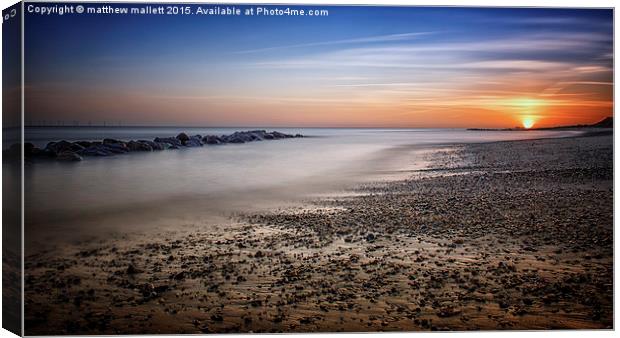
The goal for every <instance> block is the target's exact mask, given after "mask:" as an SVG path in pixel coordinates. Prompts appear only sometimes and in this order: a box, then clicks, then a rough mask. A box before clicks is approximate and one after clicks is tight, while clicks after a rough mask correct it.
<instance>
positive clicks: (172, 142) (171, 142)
mask: <svg viewBox="0 0 620 338" xmlns="http://www.w3.org/2000/svg"><path fill="white" fill-rule="evenodd" d="M153 142H156V143H164V144H168V148H171V149H177V148H178V147H180V146H182V145H183V144H181V141H179V140H178V139H177V138H176V137H164V138H161V137H157V138H155V139H154V140H153ZM175 147H176V148H175Z"/></svg>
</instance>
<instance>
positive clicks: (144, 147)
mask: <svg viewBox="0 0 620 338" xmlns="http://www.w3.org/2000/svg"><path fill="white" fill-rule="evenodd" d="M127 148H128V149H129V150H130V151H153V147H151V145H150V144H148V143H145V142H141V141H129V143H127Z"/></svg>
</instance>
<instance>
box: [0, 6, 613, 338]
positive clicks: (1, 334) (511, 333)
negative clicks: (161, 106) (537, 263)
mask: <svg viewBox="0 0 620 338" xmlns="http://www.w3.org/2000/svg"><path fill="white" fill-rule="evenodd" d="M28 2H54V1H39V0H36V1H32V0H31V1H28ZM63 2H101V3H106V2H108V3H109V2H134V3H150V2H151V3H152V2H153V1H146V0H134V1H123V0H108V1H75V0H74V1H63ZM156 2H161V3H173V2H176V3H197V1H191V0H190V1H188V0H180V1H169V2H167V1H156ZM14 3H16V1H13V0H0V5H1V7H2V8H6V7H9V6H11V5H13V4H14ZM200 3H214V4H215V3H219V4H221V3H228V4H300V5H302V4H304V5H305V4H312V5H369V6H464V7H483V6H484V7H564V8H615V2H614V1H612V0H587V1H583V0H581V1H580V0H519V1H518V2H517V1H507V0H500V1H493V0H413V1H407V0H383V1H382V0H374V1H372V0H337V1H334V0H308V1H304V2H301V1H298V0H297V1H295V0H267V1H256V0H226V1H201V2H200ZM614 12H615V11H614ZM23 27H24V19H23V8H22V65H23V56H24V53H23V52H24V50H23V49H24V44H23V39H24V34H23ZM617 33H618V27H617V26H616V25H615V13H614V36H616V35H617ZM1 35H2V27H1V25H0V36H1ZM0 64H2V56H1V53H0ZM615 72H616V62H615V40H614V80H615ZM1 75H2V71H1V70H0V76H1ZM23 83H24V69H23V67H22V98H21V99H22V144H23V124H24V114H23V109H24V88H23ZM614 83H615V82H614ZM617 93H618V87H617V86H614V103H615V97H617ZM1 102H2V98H1V95H0V107H1ZM0 110H1V108H0ZM614 116H616V105H615V104H614ZM614 125H615V127H616V128H617V127H618V123H617V119H615V123H614ZM1 127H2V122H1V121H0V128H1ZM618 142H619V141H618V140H617V139H614V149H615V148H616V146H617V145H618ZM22 156H23V155H22ZM1 159H2V154H1V153H0V160H1ZM618 162H619V161H618V158H617V157H616V156H615V151H614V177H618V173H620V170H619V167H618ZM22 163H23V161H22ZM23 179H24V175H23V165H22V204H23V193H24V190H23V189H24V186H23ZM614 183H615V181H614ZM1 196H2V193H1V191H0V198H1ZM614 210H618V200H617V199H616V191H615V184H614ZM22 220H23V208H22ZM615 220H616V219H615V217H614V243H618V234H617V232H616V231H615V229H616V222H615ZM1 223H2V214H1V213H0V224H1ZM1 237H2V234H1V232H0V240H1ZM23 239H24V229H23V226H22V252H23V249H24V248H23V246H24V241H23ZM614 253H615V245H614ZM23 264H24V262H23V255H22V297H23V287H24V281H23V278H24V274H23V268H24V265H23ZM617 273H618V270H617V269H616V262H614V327H617V325H618V320H617V317H618V316H617V312H618V306H617V305H618V303H617V298H616V297H615V295H616V294H617V291H618V285H617V283H616V281H618V279H617V278H616V277H617V275H616V274H617ZM0 276H1V273H0ZM1 305H2V300H1V298H0V308H1ZM23 307H24V302H23V299H22V313H23ZM0 323H1V318H0ZM22 328H23V316H22ZM22 332H23V331H22ZM22 334H23V333H22ZM584 334H585V335H587V336H592V337H601V336H605V337H609V336H612V335H615V332H614V331H480V332H466V333H462V332H460V333H455V332H449V333H442V336H443V335H448V336H453V335H465V336H469V337H471V336H473V335H482V336H487V337H493V336H496V335H501V336H503V337H525V336H526V335H527V336H528V337H532V336H533V337H543V336H547V335H554V336H561V337H581V336H582V335H584ZM342 335H346V336H347V337H380V336H384V335H389V336H391V337H413V336H415V337H429V336H431V335H435V336H436V335H437V333H426V332H403V333H344V334H321V336H323V337H342ZM178 336H179V335H141V337H157V338H161V337H178ZM209 336H216V337H244V336H250V335H240V334H226V335H223V334H218V335H209ZM281 336H282V335H281ZM283 336H293V335H292V334H284V335H283ZM294 336H298V337H311V336H314V334H310V333H309V334H294ZM0 337H15V335H13V334H12V333H10V332H9V331H6V330H4V329H0ZM71 337H79V336H71Z"/></svg>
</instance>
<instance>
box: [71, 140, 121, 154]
mask: <svg viewBox="0 0 620 338" xmlns="http://www.w3.org/2000/svg"><path fill="white" fill-rule="evenodd" d="M78 154H80V155H82V156H111V155H114V153H113V152H111V151H110V150H109V149H107V148H106V147H105V146H103V145H101V144H96V143H93V144H92V145H91V146H90V147H88V148H86V149H84V150H81V151H79V152H78Z"/></svg>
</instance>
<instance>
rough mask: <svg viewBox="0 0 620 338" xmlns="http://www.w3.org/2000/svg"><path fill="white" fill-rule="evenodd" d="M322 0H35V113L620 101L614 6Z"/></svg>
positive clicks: (365, 111)
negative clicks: (249, 12) (177, 2)
mask: <svg viewBox="0 0 620 338" xmlns="http://www.w3.org/2000/svg"><path fill="white" fill-rule="evenodd" d="M117 6H122V5H117ZM134 6H138V5H134ZM237 7H241V8H242V9H244V8H246V7H244V6H237ZM253 7H256V6H253ZM277 7H280V8H282V7H284V6H277ZM299 8H306V9H307V8H308V7H299ZM312 8H316V9H328V10H329V16H327V17H281V16H280V17H256V16H253V17H230V16H227V17H212V16H166V15H163V16H158V15H151V16H135V15H134V16H132V15H64V16H36V15H32V14H26V37H25V41H26V45H25V51H26V54H25V60H26V105H25V110H26V118H25V119H26V121H31V123H37V121H42V120H45V121H48V122H49V121H59V120H60V121H65V122H69V121H79V122H80V123H87V122H88V121H91V122H93V123H101V122H102V121H107V122H114V123H117V122H121V123H123V124H126V125H130V124H132V125H196V126H273V127H276V126H308V127H310V126H316V127H402V128H404V127H513V126H517V125H519V126H521V125H522V124H523V122H524V121H526V120H528V121H530V122H532V123H533V124H534V126H535V127H544V126H554V125H568V124H577V123H593V122H597V121H598V120H601V119H602V118H604V117H606V116H611V115H612V104H613V101H612V97H613V83H612V81H613V70H612V61H613V40H612V39H613V38H612V33H613V27H612V23H613V14H612V11H611V10H602V9H600V10H569V9H566V10H561V9H480V8H422V7H346V6H345V7H335V6H334V7H332V6H315V7H312Z"/></svg>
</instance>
